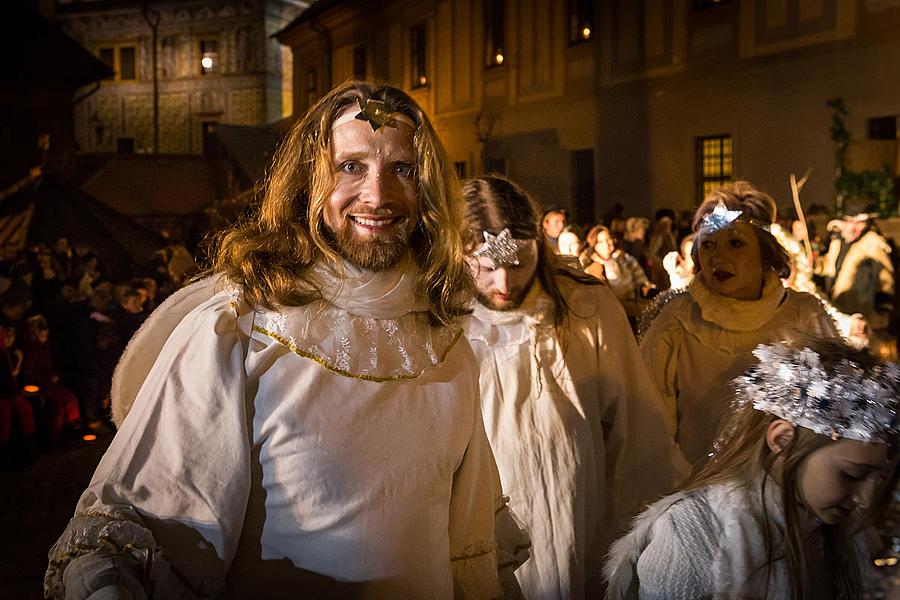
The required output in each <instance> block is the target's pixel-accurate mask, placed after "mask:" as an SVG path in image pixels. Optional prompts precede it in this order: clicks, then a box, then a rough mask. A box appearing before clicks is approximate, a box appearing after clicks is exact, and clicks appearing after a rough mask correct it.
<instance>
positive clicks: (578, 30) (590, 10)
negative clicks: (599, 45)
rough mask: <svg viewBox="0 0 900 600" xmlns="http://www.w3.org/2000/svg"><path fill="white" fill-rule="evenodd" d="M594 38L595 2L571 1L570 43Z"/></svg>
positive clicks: (587, 0)
mask: <svg viewBox="0 0 900 600" xmlns="http://www.w3.org/2000/svg"><path fill="white" fill-rule="evenodd" d="M593 37H594V0H569V43H570V44H578V43H581V42H587V41H588V40H590V39H592V38H593Z"/></svg>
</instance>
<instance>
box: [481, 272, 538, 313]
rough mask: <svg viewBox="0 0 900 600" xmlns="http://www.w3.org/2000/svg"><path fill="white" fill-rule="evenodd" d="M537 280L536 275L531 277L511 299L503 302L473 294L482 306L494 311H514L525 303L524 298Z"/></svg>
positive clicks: (484, 295) (483, 295)
mask: <svg viewBox="0 0 900 600" xmlns="http://www.w3.org/2000/svg"><path fill="white" fill-rule="evenodd" d="M535 279H537V273H535V274H534V276H532V278H531V281H529V282H528V284H527V285H526V286H525V287H523V288H521V289H520V290H518V291H517V292H516V294H515V296H513V297H512V298H510V299H509V300H504V301H501V302H498V301H496V300H494V299H492V298H491V297H490V296H488V295H486V294H483V293H481V292H480V291H476V292H475V299H476V300H478V302H480V303H481V304H482V305H483V306H485V307H487V308H489V309H491V310H496V311H504V310H515V309H517V308H519V307H520V306H521V305H522V302H524V301H525V296H527V295H528V292H529V291H530V290H531V286H533V285H534V281H535Z"/></svg>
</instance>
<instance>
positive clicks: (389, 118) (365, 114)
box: [356, 98, 397, 131]
mask: <svg viewBox="0 0 900 600" xmlns="http://www.w3.org/2000/svg"><path fill="white" fill-rule="evenodd" d="M357 102H358V103H359V108H360V111H361V112H359V113H357V115H356V118H357V119H359V120H360V121H368V122H369V125H371V126H372V131H378V130H379V129H381V128H382V127H384V126H385V125H387V126H388V127H396V126H397V123H396V121H395V120H394V113H393V112H391V111H389V110H388V109H387V108H386V107H385V105H384V102H382V101H381V100H373V99H371V98H369V99H368V100H366V103H365V104H363V102H362V100H361V99H359V98H357Z"/></svg>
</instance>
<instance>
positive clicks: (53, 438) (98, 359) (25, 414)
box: [0, 237, 183, 468]
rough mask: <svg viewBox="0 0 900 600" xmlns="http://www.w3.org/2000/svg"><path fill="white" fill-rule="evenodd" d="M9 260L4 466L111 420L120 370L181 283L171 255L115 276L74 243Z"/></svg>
mask: <svg viewBox="0 0 900 600" xmlns="http://www.w3.org/2000/svg"><path fill="white" fill-rule="evenodd" d="M5 250H6V251H5V252H4V254H3V256H2V257H0V340H2V342H3V343H2V344H0V353H2V358H0V462H2V464H3V465H4V467H7V468H15V467H18V466H22V465H24V464H28V463H29V462H30V461H31V459H32V458H33V457H34V455H35V453H36V452H38V451H40V450H42V449H44V448H48V447H53V446H55V445H56V444H57V443H59V441H60V439H61V437H63V436H72V437H74V436H79V437H80V436H81V435H90V434H92V432H95V431H96V430H99V429H102V428H103V427H105V426H106V424H107V423H108V421H109V418H110V402H109V391H110V382H111V380H112V375H113V370H114V368H115V365H116V362H117V361H118V359H119V356H120V355H121V354H122V351H123V350H124V348H125V345H126V344H127V343H128V341H129V340H130V339H131V337H132V336H133V335H134V333H135V332H136V331H137V329H138V328H139V327H140V326H141V323H142V322H143V320H144V319H145V318H146V316H147V315H149V314H150V312H152V311H153V309H154V308H155V307H156V306H157V305H158V304H159V303H160V302H161V301H162V300H164V299H165V298H166V297H167V296H168V295H169V294H171V293H172V292H173V291H175V289H176V288H177V287H178V285H179V284H180V281H181V277H182V275H183V274H178V275H174V276H173V273H172V272H171V270H170V269H169V264H168V260H167V256H166V252H165V250H163V251H161V252H160V253H158V254H157V255H156V256H155V257H154V259H153V261H152V262H151V263H150V264H148V265H144V266H142V267H140V268H137V267H135V268H134V269H132V270H131V272H130V273H118V274H111V273H109V272H108V271H107V269H106V268H105V266H104V265H103V264H102V263H101V261H100V259H99V258H98V256H97V254H96V253H95V252H93V251H92V249H91V248H90V247H88V246H85V245H81V244H75V245H72V244H70V243H69V240H68V239H67V238H65V237H61V238H58V239H56V240H55V241H53V243H52V244H45V243H37V244H35V245H33V246H31V247H28V248H24V249H19V248H16V247H13V246H9V247H7V248H6V249H5Z"/></svg>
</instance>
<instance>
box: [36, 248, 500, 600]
mask: <svg viewBox="0 0 900 600" xmlns="http://www.w3.org/2000/svg"><path fill="white" fill-rule="evenodd" d="M345 269H346V270H347V272H346V273H345V274H346V275H347V279H346V280H345V281H344V282H343V283H341V280H340V279H339V277H338V276H337V275H336V274H334V273H333V272H331V271H328V270H326V271H322V270H321V269H320V270H319V272H318V276H320V278H321V279H322V280H323V284H322V285H323V287H325V288H326V289H327V290H329V293H328V294H326V297H328V298H329V299H330V301H319V302H315V303H313V304H309V305H306V306H303V307H292V308H281V309H279V310H278V311H277V312H270V311H264V310H253V309H252V308H250V307H248V306H246V305H244V304H242V303H241V302H240V301H238V300H237V299H236V298H235V297H234V295H233V294H232V293H230V292H228V291H221V292H219V293H216V294H215V295H213V296H212V297H211V298H210V299H209V300H208V301H206V302H204V303H202V304H200V305H199V306H198V307H197V308H195V309H193V310H191V311H190V312H189V313H188V314H187V316H186V317H185V318H184V319H182V320H181V322H180V323H179V324H178V325H177V327H175V329H174V331H173V332H172V333H171V335H170V336H169V337H168V339H167V341H166V342H165V345H164V347H163V349H162V352H161V353H160V354H159V357H158V358H157V360H156V361H155V363H154V364H153V367H152V368H151V369H150V370H149V373H148V374H147V376H146V380H145V381H144V382H143V385H142V386H141V387H140V391H139V392H138V393H137V397H136V400H135V402H134V405H133V407H132V408H131V411H130V412H129V413H128V416H127V418H125V420H124V423H123V424H122V427H121V429H120V430H119V432H118V434H117V435H116V437H115V439H114V440H113V443H112V445H111V446H110V448H109V450H108V451H107V453H106V455H105V456H104V457H103V459H102V460H101V462H100V465H99V466H98V468H97V471H96V473H95V474H94V477H93V479H92V481H91V484H90V486H89V487H88V489H87V490H86V491H85V492H84V494H83V495H82V497H81V500H80V501H79V504H78V508H77V511H76V516H75V517H74V518H73V520H72V522H71V523H70V526H69V528H68V529H67V531H66V532H65V533H64V534H63V536H62V537H61V538H60V540H59V541H58V542H57V545H56V546H55V547H54V548H53V550H52V551H51V554H50V568H49V570H48V574H47V578H46V581H45V585H46V590H47V593H48V594H55V595H57V596H58V595H59V594H61V592H62V586H63V584H64V583H66V584H73V585H75V584H76V583H78V582H80V581H81V580H84V579H90V577H95V578H96V579H97V580H99V579H100V578H102V575H103V573H104V572H105V571H108V570H109V569H110V567H111V565H110V564H109V563H108V561H106V562H104V560H103V556H104V555H103V554H102V552H103V550H104V548H106V549H108V548H110V547H114V548H119V549H120V551H121V549H124V550H125V554H126V555H127V556H128V557H130V558H132V559H133V560H134V561H136V562H137V564H138V565H140V567H141V568H142V569H147V570H149V572H150V579H151V580H152V581H153V584H154V586H155V595H156V596H157V597H166V598H168V597H182V596H191V595H207V594H215V593H219V592H221V590H222V586H223V585H224V583H225V581H226V579H227V593H228V595H230V596H234V597H247V595H248V594H252V595H254V596H256V597H265V598H270V597H317V596H322V597H334V596H335V595H352V596H354V597H377V598H396V597H404V598H451V597H453V596H454V595H456V596H457V597H460V596H462V597H473V598H491V597H497V596H499V595H500V594H501V591H500V588H499V584H498V581H497V564H496V556H495V552H494V544H493V535H494V526H493V523H494V521H493V518H494V510H495V508H496V507H495V504H494V498H495V497H496V496H497V495H498V493H499V492H497V491H495V490H494V487H495V486H494V477H495V476H496V475H495V474H496V471H495V469H494V465H493V461H492V457H491V452H490V447H489V445H488V442H487V438H486V437H485V434H484V429H483V422H482V418H481V411H480V406H479V401H478V387H477V365H476V363H475V361H474V357H473V355H472V352H471V350H470V348H469V346H468V344H467V343H466V341H465V338H464V337H463V336H462V335H461V331H460V330H458V329H456V330H454V329H452V328H445V327H432V326H431V325H430V324H429V322H428V317H427V313H426V312H425V311H424V310H423V305H422V303H421V302H418V303H416V302H413V299H414V297H415V296H414V294H413V285H414V283H413V281H414V278H415V270H414V266H413V267H410V266H409V264H407V265H405V266H404V267H401V268H398V269H394V270H392V271H388V272H385V273H379V274H377V275H372V274H371V273H368V272H364V271H360V270H355V269H353V268H352V267H349V265H345ZM332 293H333V295H332ZM425 306H427V305H425ZM85 575H88V577H85ZM88 583H90V581H88ZM185 588H187V591H185ZM67 592H68V593H70V594H72V595H73V596H74V595H75V593H76V592H74V591H73V590H71V589H70V590H67Z"/></svg>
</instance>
